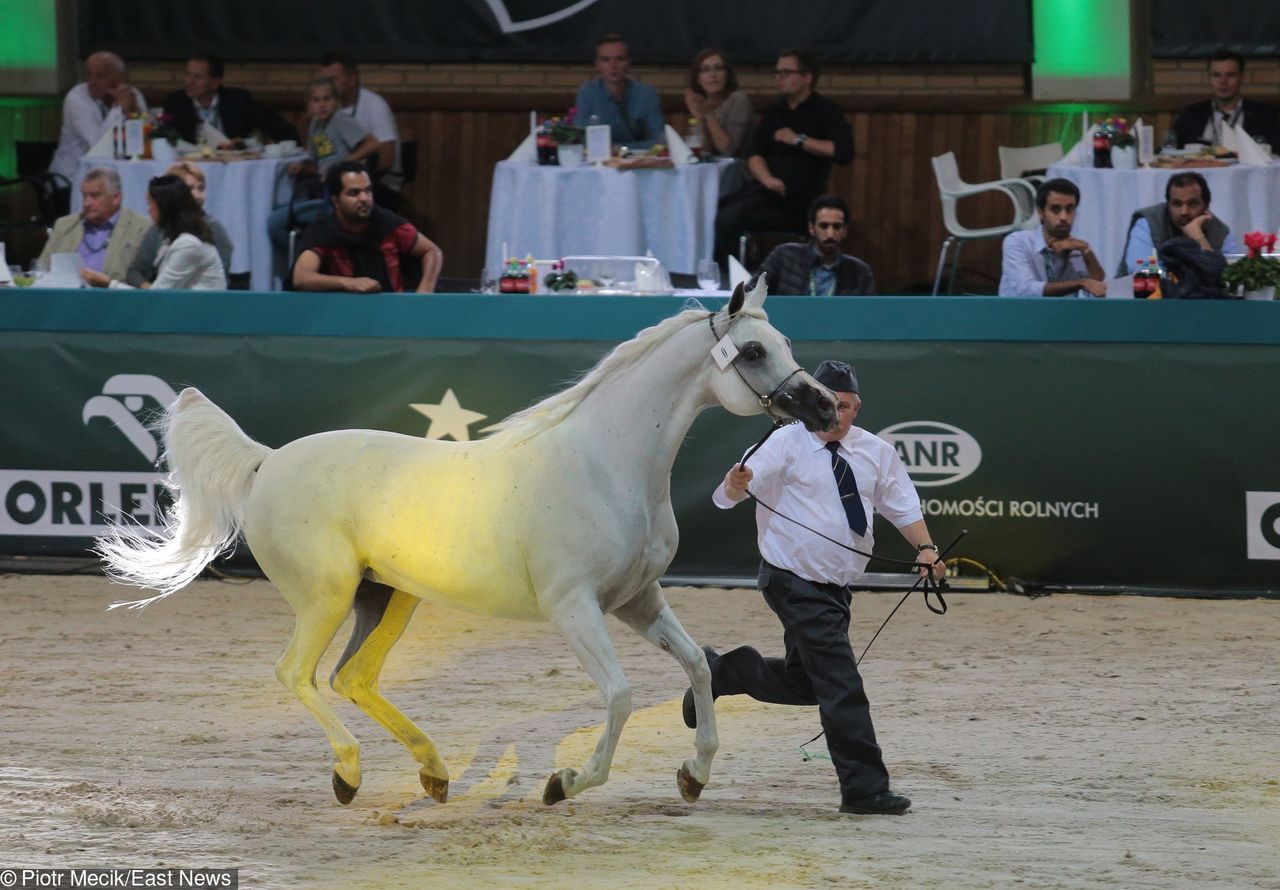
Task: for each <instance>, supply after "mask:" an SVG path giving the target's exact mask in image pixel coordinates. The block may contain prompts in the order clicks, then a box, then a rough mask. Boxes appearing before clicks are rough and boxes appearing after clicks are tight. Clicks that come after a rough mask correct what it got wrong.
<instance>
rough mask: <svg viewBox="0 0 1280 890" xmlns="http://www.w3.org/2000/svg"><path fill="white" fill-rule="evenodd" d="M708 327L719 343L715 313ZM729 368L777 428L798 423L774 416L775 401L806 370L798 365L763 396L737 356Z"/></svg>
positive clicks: (789, 418) (708, 321) (790, 418)
mask: <svg viewBox="0 0 1280 890" xmlns="http://www.w3.org/2000/svg"><path fill="white" fill-rule="evenodd" d="M707 325H708V326H709V327H710V328H711V339H712V340H714V341H715V342H716V343H719V342H720V339H721V337H720V335H719V334H718V333H717V332H716V314H715V313H714V312H711V313H709V314H708V315H707ZM729 327H730V328H732V327H733V322H732V321H730V322H729ZM728 333H729V332H728V331H725V334H726V335H727V334H728ZM729 366H730V367H731V368H733V372H734V373H735V374H737V375H738V379H739V380H741V381H742V385H743V386H745V387H746V388H747V389H749V390H751V393H752V395H754V396H755V397H756V401H757V402H759V404H760V407H761V408H763V409H764V413H765V414H767V415H769V419H770V420H772V421H773V422H774V425H775V426H785V425H786V424H788V423H796V422H797V421H796V419H795V418H793V417H779V416H778V415H777V414H774V413H773V400H774V398H775V397H776V396H777V395H778V392H779V391H780V390H781V389H782V388H783V387H784V386H786V385H787V383H788V382H790V380H791V378H792V377H794V376H796V375H797V374H799V373H800V372H801V371H803V370H804V368H802V367H800V366H799V365H796V369H795V370H794V371H792V372H791V373H790V374H788V375H787V376H786V377H783V378H782V380H781V381H779V382H778V385H777V386H775V387H774V388H773V389H771V390H769V393H768V395H761V394H760V392H759V391H758V390H757V389H756V388H755V387H754V386H752V385H751V383H750V381H748V380H747V378H746V377H745V376H744V375H743V373H742V372H741V371H740V370H738V357H737V356H734V357H733V360H732V361H730V362H729Z"/></svg>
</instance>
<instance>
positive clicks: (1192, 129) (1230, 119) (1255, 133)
mask: <svg viewBox="0 0 1280 890" xmlns="http://www.w3.org/2000/svg"><path fill="white" fill-rule="evenodd" d="M1243 81H1244V56H1242V55H1240V54H1239V53H1233V52H1231V51H1230V50H1226V49H1220V50H1218V51H1217V52H1216V53H1214V54H1213V58H1211V59H1210V60H1209V87H1210V89H1211V90H1212V92H1213V98H1212V99H1206V100H1205V101H1203V102H1196V103H1194V104H1192V105H1188V106H1187V107H1186V108H1185V109H1183V111H1182V114H1180V115H1179V116H1178V119H1177V120H1176V121H1174V124H1173V130H1174V132H1175V133H1176V134H1177V136H1178V145H1186V144H1187V143H1188V142H1204V143H1207V144H1209V145H1221V144H1222V131H1223V130H1224V129H1225V128H1226V127H1229V126H1235V125H1237V124H1240V125H1243V126H1244V131H1245V132H1246V133H1248V134H1249V135H1250V136H1252V137H1254V138H1255V139H1257V138H1259V137H1261V139H1262V141H1264V142H1266V143H1267V144H1268V145H1271V146H1272V147H1273V149H1275V148H1277V147H1280V118H1277V116H1276V110H1275V109H1274V108H1273V107H1271V106H1270V105H1263V104H1262V103H1260V102H1254V101H1253V100H1251V99H1246V98H1244V97H1243V96H1241V95H1240V85H1241V83H1242V82H1243Z"/></svg>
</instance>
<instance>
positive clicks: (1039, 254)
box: [1000, 179, 1107, 297]
mask: <svg viewBox="0 0 1280 890" xmlns="http://www.w3.org/2000/svg"><path fill="white" fill-rule="evenodd" d="M1079 205H1080V189H1079V188H1077V187H1076V184H1075V183H1074V182H1072V181H1071V180H1069V179H1050V180H1049V181H1048V182H1042V183H1041V184H1040V187H1039V188H1038V189H1036V213H1037V214H1039V216H1040V225H1038V226H1036V227H1035V228H1034V229H1023V230H1022V231H1020V232H1011V233H1009V234H1008V235H1005V237H1004V245H1003V251H1004V257H1003V260H1002V261H1001V268H1000V296H1002V297H1105V296H1106V295H1107V284H1106V281H1105V280H1104V279H1105V278H1106V275H1105V274H1104V273H1103V271H1102V264H1101V263H1099V262H1098V258H1097V257H1096V256H1095V255H1094V253H1093V248H1092V247H1090V246H1089V242H1087V241H1084V240H1083V239H1081V238H1077V237H1075V236H1073V235H1072V234H1071V227H1072V226H1073V225H1074V224H1075V220H1076V208H1077V207H1078V206H1079Z"/></svg>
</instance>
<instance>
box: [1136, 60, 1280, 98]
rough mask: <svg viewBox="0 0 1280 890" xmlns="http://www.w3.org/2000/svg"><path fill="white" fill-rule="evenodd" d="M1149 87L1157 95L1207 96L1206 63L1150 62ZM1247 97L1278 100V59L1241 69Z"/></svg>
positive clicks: (1249, 61) (1246, 64)
mask: <svg viewBox="0 0 1280 890" xmlns="http://www.w3.org/2000/svg"><path fill="white" fill-rule="evenodd" d="M1151 88H1152V92H1153V93H1155V94H1156V95H1157V96H1207V95H1208V94H1209V76H1208V63H1207V62H1205V60H1204V59H1152V60H1151ZM1243 92H1244V94H1245V95H1246V96H1250V97H1252V98H1254V99H1258V100H1260V101H1263V102H1271V103H1275V102H1277V101H1280V59H1249V60H1247V61H1246V62H1245V66H1244V88H1243Z"/></svg>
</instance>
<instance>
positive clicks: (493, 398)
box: [0, 289, 1280, 592]
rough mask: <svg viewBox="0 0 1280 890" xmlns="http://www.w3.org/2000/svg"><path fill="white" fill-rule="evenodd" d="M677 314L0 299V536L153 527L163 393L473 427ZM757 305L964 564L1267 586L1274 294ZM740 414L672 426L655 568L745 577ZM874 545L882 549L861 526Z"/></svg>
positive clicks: (221, 296) (1276, 327)
mask: <svg viewBox="0 0 1280 890" xmlns="http://www.w3.org/2000/svg"><path fill="white" fill-rule="evenodd" d="M710 302H711V303H712V304H714V303H715V301H710ZM682 305H683V301H682V300H680V299H678V298H628V297H520V298H506V297H487V296H486V297H481V296H471V295H437V296H431V297H419V296H413V295H381V296H353V295H341V294H279V293H213V294H210V293H195V292H186V293H145V292H138V293H117V292H111V293H104V292H102V291H92V292H90V291H66V292H63V291H36V290H24V291H18V290H14V289H7V290H4V291H0V343H3V349H0V399H2V404H3V407H4V412H5V422H4V434H3V437H2V439H0V550H3V551H4V552H7V553H27V554H53V555H78V554H82V553H83V552H84V548H85V546H86V544H87V542H88V540H89V539H90V538H91V537H92V535H93V534H96V533H97V531H98V530H99V529H100V526H99V525H98V524H97V523H98V522H100V518H101V514H104V513H105V514H108V515H116V516H118V515H120V514H121V513H128V514H129V515H130V516H133V517H135V518H136V519H138V521H141V522H144V523H152V522H154V520H155V514H156V509H157V508H156V506H155V504H154V503H153V501H154V497H155V493H156V486H157V480H158V478H159V477H158V474H157V472H156V470H155V468H154V466H153V461H154V459H155V456H156V454H155V452H156V450H157V447H156V441H155V438H154V436H153V435H152V433H151V432H149V431H148V430H147V428H146V427H145V422H146V420H147V419H148V417H149V415H153V414H154V412H155V411H156V409H157V408H159V407H160V405H161V404H163V403H164V402H165V401H166V400H167V399H168V398H171V397H172V393H174V392H176V391H177V390H179V389H181V387H183V386H185V385H188V384H190V385H195V386H198V387H200V388H201V389H202V390H203V391H204V392H205V393H207V394H208V395H209V396H210V397H212V398H213V399H214V400H215V401H217V402H218V403H219V404H220V405H222V406H223V407H224V408H225V409H226V410H227V411H229V412H230V413H231V414H232V416H234V417H235V418H236V419H237V420H238V421H239V422H240V423H241V425H242V426H243V427H244V428H245V430H246V431H247V432H248V433H249V434H250V435H252V436H254V437H255V438H257V439H259V440H260V441H262V442H265V443H266V444H268V445H281V444H283V443H284V442H287V441H289V440H291V439H293V438H296V437H298V436H302V435H306V434H308V433H313V432H318V431H322V430H327V429H336V428H344V427H372V428H379V429H390V430H395V431H398V432H402V433H406V434H409V435H414V436H428V435H430V436H432V437H437V438H439V437H445V436H451V437H453V438H463V437H469V438H477V437H479V436H481V435H483V434H484V431H485V429H486V428H487V427H488V426H489V425H490V424H492V423H495V422H496V421H497V420H499V419H501V418H502V417H504V416H506V415H507V414H510V413H511V412H513V411H516V410H518V409H520V408H522V407H525V406H526V405H528V404H530V403H531V402H533V401H535V400H536V399H538V398H540V397H542V396H544V395H547V394H549V393H551V392H554V391H555V390H557V389H559V388H560V387H561V386H563V385H564V384H565V383H566V382H567V381H568V380H570V379H572V378H574V377H575V376H576V375H577V374H579V373H581V372H582V371H584V370H586V369H588V368H590V367H591V366H592V365H593V364H594V363H595V362H596V361H597V360H598V359H599V358H600V357H601V356H602V355H603V354H604V353H605V352H606V351H607V350H608V349H610V348H611V347H612V346H613V345H614V344H615V343H617V342H619V341H621V340H624V339H626V338H628V337H630V336H632V335H633V334H634V333H636V332H637V331H639V330H640V329H641V328H643V327H646V326H648V325H649V324H652V323H654V322H656V321H659V320H660V319H662V318H665V317H666V316H668V315H671V314H673V313H675V312H676V311H678V310H679V309H680V308H681V307H682ZM766 308H767V309H768V311H769V314H770V318H771V320H772V321H773V323H774V324H775V325H776V326H777V327H778V328H779V329H780V330H782V331H783V332H784V333H786V334H787V335H788V336H790V337H791V338H792V340H793V343H794V349H795V353H796V356H797V358H798V359H799V360H800V362H801V363H802V364H805V365H806V366H808V367H812V366H813V365H815V364H816V363H817V362H818V361H819V360H821V359H823V358H826V357H837V358H844V359H848V360H850V361H852V362H853V363H854V364H856V366H857V368H858V376H859V380H860V382H861V385H862V388H863V397H864V402H865V404H864V408H863V411H862V415H861V417H860V421H859V422H860V424H861V425H862V426H864V427H866V428H868V429H870V430H872V431H873V432H877V433H879V434H880V435H882V436H883V437H885V438H887V439H889V440H891V441H893V442H894V443H895V445H896V446H897V448H898V449H899V452H900V453H901V454H902V455H903V457H904V459H905V460H906V461H907V464H908V467H909V468H910V470H911V473H912V476H913V478H914V479H915V480H916V483H917V485H918V486H919V490H920V494H921V496H922V498H923V500H924V503H925V508H926V513H927V515H928V518H929V522H930V525H931V526H932V528H933V532H934V536H935V537H936V538H937V539H939V540H948V539H950V538H951V537H952V536H953V535H954V534H955V533H956V532H957V531H958V530H959V529H960V528H967V529H969V531H970V535H969V537H968V539H966V541H965V543H964V544H963V546H962V548H961V551H962V552H963V554H964V555H967V556H969V557H971V558H973V559H976V560H978V561H980V562H981V563H983V564H985V565H987V566H990V567H991V568H992V569H994V570H995V571H997V572H999V573H1001V574H1003V575H1014V576H1018V577H1020V578H1023V579H1025V580H1027V581H1030V582H1039V583H1044V584H1049V585H1101V586H1138V587H1177V588H1197V589H1203V590H1205V591H1206V592H1212V591H1225V590H1246V591H1248V590H1257V591H1268V590H1275V589H1277V588H1280V583H1277V581H1278V579H1280V571H1278V570H1280V449H1277V434H1276V430H1277V429H1280V417H1278V416H1277V415H1280V409H1278V408H1277V407H1276V406H1277V401H1278V400H1277V399H1276V397H1275V391H1276V389H1277V383H1280V304H1268V303H1251V302H1250V303H1242V302H1212V303H1211V302H1189V301H1188V302H1172V301H1164V302H1163V303H1147V302H1145V301H1123V302H1105V301H1080V300H1000V299H995V298H938V299H931V298H913V297H894V298H862V299H849V300H830V299H821V298H809V297H775V298H773V299H772V300H771V301H770V302H769V303H767V304H766ZM766 428H767V422H766V421H765V420H764V419H763V418H737V417H733V416H731V415H729V414H728V413H727V412H725V411H722V410H719V409H713V410H710V411H708V412H706V413H705V414H703V415H702V417H701V418H699V420H698V421H697V423H696V424H695V425H694V427H693V428H692V430H691V431H690V435H689V440H688V442H687V444H686V446H685V448H684V450H683V451H682V452H681V455H680V458H679V459H678V461H677V463H676V467H675V473H674V478H673V481H672V494H673V500H674V502H675V505H676V513H677V517H678V519H679V521H680V529H681V543H680V550H679V554H678V556H677V558H676V561H675V563H674V565H673V566H672V571H673V572H674V573H678V574H681V575H723V574H749V573H751V572H752V571H753V568H754V564H755V559H756V554H755V546H754V531H753V524H752V517H751V511H750V509H749V508H747V507H740V508H738V509H736V510H733V511H729V512H722V511H719V510H716V509H715V508H714V507H713V506H712V505H711V503H710V500H709V496H710V492H711V489H712V488H713V487H714V485H715V484H716V483H717V482H718V481H719V479H720V478H721V477H722V476H723V474H724V471H725V470H726V469H727V467H728V466H729V465H730V463H732V462H733V461H734V460H735V459H736V458H737V457H738V456H739V455H740V454H741V452H742V451H743V449H745V448H746V447H747V446H749V445H750V444H751V443H753V442H754V441H755V440H756V439H757V438H758V437H759V436H760V435H761V434H762V433H763V432H764V431H765V429H766ZM620 472H625V468H620ZM877 538H878V542H879V543H878V547H877V549H878V551H879V552H880V553H882V554H884V555H886V556H903V555H905V554H904V552H903V551H904V545H903V544H902V542H901V539H900V538H899V537H898V536H897V535H896V533H895V532H893V531H892V530H891V529H890V528H888V527H887V526H886V525H884V524H883V522H882V521H881V523H880V524H879V525H878V526H877ZM872 568H873V569H875V568H876V564H874V563H873V565H872ZM881 568H882V569H883V568H884V567H883V566H881Z"/></svg>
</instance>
